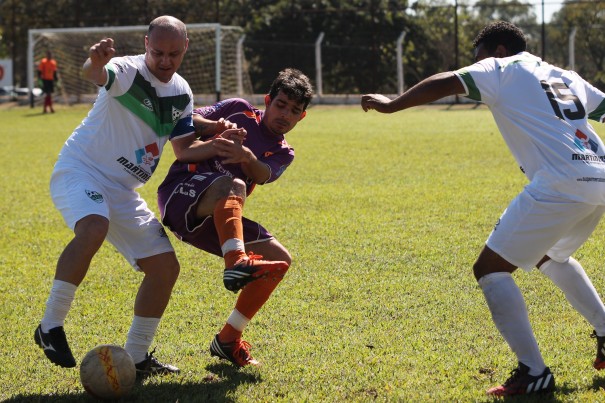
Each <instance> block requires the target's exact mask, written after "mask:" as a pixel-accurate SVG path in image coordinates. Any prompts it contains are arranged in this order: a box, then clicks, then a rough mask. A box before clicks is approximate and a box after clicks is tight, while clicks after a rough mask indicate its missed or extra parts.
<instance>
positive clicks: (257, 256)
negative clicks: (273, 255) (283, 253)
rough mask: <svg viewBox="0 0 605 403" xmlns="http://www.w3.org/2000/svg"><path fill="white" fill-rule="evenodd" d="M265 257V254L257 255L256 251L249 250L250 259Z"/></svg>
mask: <svg viewBox="0 0 605 403" xmlns="http://www.w3.org/2000/svg"><path fill="white" fill-rule="evenodd" d="M262 258H263V255H257V254H255V253H254V252H249V253H248V259H249V260H260V259H262Z"/></svg>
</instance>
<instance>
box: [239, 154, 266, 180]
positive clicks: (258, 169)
mask: <svg viewBox="0 0 605 403" xmlns="http://www.w3.org/2000/svg"><path fill="white" fill-rule="evenodd" d="M241 167H242V171H244V173H245V174H246V176H247V177H248V178H250V179H252V181H254V183H265V182H267V181H268V180H269V178H270V176H271V169H270V168H269V166H268V165H267V164H265V163H264V162H261V161H259V160H258V159H257V158H256V156H255V155H254V154H252V151H250V159H249V161H248V162H242V163H241Z"/></svg>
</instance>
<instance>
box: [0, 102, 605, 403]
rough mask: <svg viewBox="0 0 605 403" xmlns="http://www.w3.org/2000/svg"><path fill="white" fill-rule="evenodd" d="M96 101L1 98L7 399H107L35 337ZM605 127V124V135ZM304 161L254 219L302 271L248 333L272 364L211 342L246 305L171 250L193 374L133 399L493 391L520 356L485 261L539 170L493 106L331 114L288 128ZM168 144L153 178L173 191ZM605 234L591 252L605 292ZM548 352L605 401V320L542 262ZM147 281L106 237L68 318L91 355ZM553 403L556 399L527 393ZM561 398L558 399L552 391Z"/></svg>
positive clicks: (177, 311) (186, 254) (457, 397)
mask: <svg viewBox="0 0 605 403" xmlns="http://www.w3.org/2000/svg"><path fill="white" fill-rule="evenodd" d="M87 111H88V107H87V106H77V107H61V106H59V107H58V108H57V113H56V114H54V115H42V114H40V111H39V110H38V109H34V110H32V109H29V108H23V107H16V108H6V107H4V108H3V109H0V122H2V133H3V135H2V136H0V146H1V148H2V150H3V154H4V157H3V162H2V164H3V165H2V171H3V175H2V176H1V177H0V181H1V182H0V183H1V184H2V192H1V195H0V198H1V199H0V217H1V219H2V230H1V232H0V234H1V235H0V236H1V242H0V248H1V253H0V259H1V260H0V262H1V264H2V275H1V276H0V293H1V295H2V297H1V308H0V309H1V310H0V318H1V322H0V343H2V344H1V345H0V399H1V400H8V401H35V402H38V401H61V402H64V401H67V402H79V401H87V400H90V399H89V397H88V395H87V394H86V392H84V390H83V388H82V387H81V385H80V381H79V373H78V370H77V369H62V368H59V367H56V366H54V365H52V364H51V363H50V362H49V361H48V360H47V359H46V358H45V357H44V355H43V353H42V351H41V350H40V349H39V348H38V347H37V346H36V345H35V344H34V341H33V332H34V329H35V328H36V326H37V324H38V322H39V320H40V319H41V317H42V314H43V310H44V307H45V302H46V298H47V296H48V291H49V289H50V286H51V282H52V277H53V274H54V268H55V263H56V260H57V258H58V256H59V254H60V253H61V251H62V249H63V247H64V246H65V244H66V243H67V242H68V241H69V240H70V239H71V232H70V231H69V230H68V229H67V228H66V227H65V225H64V223H63V220H62V218H61V216H60V215H59V213H58V212H57V211H56V210H55V209H54V207H53V205H52V202H51V200H50V196H49V191H48V182H49V177H50V174H51V171H52V167H53V164H54V162H55V159H56V156H57V154H58V152H59V150H60V148H61V146H62V144H63V142H64V141H65V139H66V138H67V137H68V136H69V134H70V133H71V131H72V130H73V128H74V127H75V126H76V125H77V124H78V123H79V122H80V121H81V119H82V118H83V117H84V116H85V114H86V113H87ZM604 129H605V128H604V127H603V126H602V125H598V127H597V130H598V131H599V132H600V133H601V135H604V136H605V130H604ZM288 139H289V142H290V143H291V144H292V145H293V146H294V147H295V149H296V155H297V158H296V160H295V163H294V164H293V165H292V166H291V167H290V168H289V169H288V171H287V172H286V174H285V175H284V176H283V177H282V179H280V180H279V181H277V182H276V183H273V184H270V185H267V186H263V187H257V190H256V191H255V193H254V194H253V196H252V197H251V198H250V199H249V200H248V202H247V204H246V209H245V214H246V215H247V216H248V217H250V218H252V219H255V220H258V221H260V222H261V223H263V224H264V225H265V226H266V227H267V228H269V229H270V230H271V232H273V234H274V235H276V236H277V237H278V238H279V239H280V241H281V242H282V243H283V244H284V245H286V247H288V248H289V250H290V252H291V253H292V255H293V258H294V263H293V266H292V268H291V269H290V271H289V273H288V275H287V276H286V279H285V280H284V281H283V282H282V284H281V285H280V287H279V288H278V289H277V290H276V292H275V293H274V295H273V297H272V298H271V299H270V300H269V302H268V303H267V305H266V306H265V307H264V308H263V310H261V312H260V313H259V314H258V315H257V316H256V317H255V318H254V320H253V321H252V322H251V324H250V326H249V327H248V329H247V331H246V333H245V337H246V339H247V340H248V341H250V342H251V343H252V345H253V350H252V353H253V355H254V356H255V358H257V359H258V360H260V361H261V362H262V363H263V366H262V367H260V368H244V369H236V368H234V367H232V366H231V365H228V364H225V363H224V362H222V361H219V360H217V359H216V358H214V357H210V354H209V352H208V346H209V343H210V340H211V339H212V337H213V336H214V334H215V333H216V332H217V331H218V330H219V329H220V327H221V326H222V324H223V323H224V321H225V320H226V318H227V316H228V315H229V313H230V312H231V310H232V308H233V304H234V302H235V296H234V295H233V294H232V293H230V292H228V291H226V290H225V289H224V288H223V285H222V267H223V266H222V261H221V260H220V259H218V258H217V257H214V256H210V255H208V254H205V253H203V252H200V251H198V250H196V249H194V248H192V247H190V246H188V245H185V244H182V243H179V241H177V240H175V238H174V237H172V239H173V241H174V242H173V243H174V246H175V248H176V251H177V254H178V257H179V259H180V261H181V266H182V269H181V276H180V278H179V281H178V282H177V285H176V287H175V290H174V293H173V296H172V300H171V303H170V305H169V307H168V310H167V312H166V314H165V316H164V318H163V320H162V322H161V324H160V328H159V330H158V334H157V337H156V339H155V340H154V346H155V347H157V351H156V355H157V356H158V358H159V359H160V360H162V361H166V362H170V363H173V364H175V365H177V366H179V367H180V368H181V371H182V374H181V375H180V376H167V377H159V378H152V379H148V380H146V381H145V382H144V383H142V384H139V385H137V386H136V388H135V390H134V392H133V394H132V395H130V396H129V397H128V398H126V399H124V400H125V401H132V402H134V401H140V402H151V401H154V402H176V401H178V402H206V401H227V402H231V401H232V402H236V401H237V402H240V401H241V402H258V401H264V402H274V401H283V402H291V401H294V402H301V401H309V402H324V401H327V402H368V401H405V402H450V401H461V402H469V401H487V400H489V399H487V397H486V395H485V390H486V389H487V388H488V387H491V386H493V385H495V384H498V383H500V382H502V381H504V380H505V379H506V378H507V377H508V375H509V371H510V370H511V369H512V368H513V367H514V366H515V365H516V361H515V357H514V355H513V354H512V353H511V352H510V351H509V349H508V346H507V345H506V343H505V342H504V341H503V339H502V338H501V337H500V335H499V333H498V332H497V330H496V329H495V327H494V325H493V323H492V321H491V318H490V314H489V311H488V309H487V306H486V304H485V301H484V298H483V295H482V293H481V290H480V289H479V287H478V285H477V284H476V281H475V280H474V278H473V275H472V264H473V262H474V260H475V257H476V255H477V254H478V252H479V251H480V249H481V248H482V246H483V242H484V241H485V239H486V237H487V235H488V234H489V232H490V231H491V228H492V227H493V225H494V223H495V222H496V220H497V218H498V217H499V215H500V213H501V212H502V211H503V209H504V208H505V207H506V206H507V204H508V202H509V201H510V200H511V199H512V198H513V197H514V196H515V195H516V194H517V193H518V192H519V191H520V190H521V189H522V187H523V186H524V184H525V183H526V179H525V177H524V176H523V175H522V173H521V172H520V170H519V169H518V167H517V166H516V164H515V162H514V160H513V158H512V157H511V156H510V154H509V152H508V150H507V149H506V147H505V145H504V142H503V141H502V139H501V137H500V135H499V133H498V130H497V128H496V126H495V124H494V122H493V119H492V117H491V114H490V113H489V111H488V110H487V109H486V108H484V107H480V108H476V109H473V108H470V107H468V106H455V107H447V106H438V107H427V108H417V109H414V110H409V111H405V112H400V113H398V114H394V115H379V114H377V113H367V114H365V113H363V112H362V111H361V108H359V107H326V106H323V107H313V108H311V109H310V111H309V114H308V117H307V118H306V119H305V120H303V121H302V122H301V123H300V124H299V126H298V127H297V128H296V129H295V131H294V132H292V133H291V134H289V135H288ZM172 159H173V154H172V150H171V148H170V146H167V148H166V151H165V154H164V157H163V159H162V162H161V165H160V167H159V168H158V170H157V171H156V174H155V175H154V177H153V178H152V180H151V181H150V182H149V183H148V184H147V185H146V186H145V187H144V188H142V189H141V193H142V194H143V196H144V197H145V199H146V200H147V202H148V203H149V205H150V207H151V208H152V209H153V210H154V211H156V212H157V205H156V202H155V191H156V187H157V185H158V184H159V183H160V181H161V180H162V178H163V176H164V174H165V172H166V170H167V168H168V166H169V164H170V163H171V162H172ZM604 248H605V242H604V229H603V226H602V225H601V226H600V227H599V228H598V229H597V231H596V233H595V234H594V235H593V237H592V238H591V239H590V240H589V241H588V242H587V244H586V245H585V246H584V247H583V248H582V249H581V250H579V251H578V252H577V254H576V257H577V258H578V260H580V261H581V262H582V263H583V265H584V267H585V268H586V271H587V272H588V274H589V276H591V278H592V279H593V281H594V284H595V286H596V287H597V290H599V291H600V292H603V291H605V276H603V273H604V271H603V266H604V262H603V256H604V253H603V252H604ZM515 279H516V280H517V282H518V284H519V286H520V288H521V290H522V292H523V294H524V296H525V297H526V302H527V305H528V309H529V311H530V318H531V320H532V324H533V326H534V330H535V333H536V334H537V337H538V341H539V343H540V346H541V348H542V352H543V354H544V357H545V360H546V362H547V365H549V366H550V367H551V369H552V371H553V373H554V374H555V376H556V381H557V391H556V393H555V394H554V396H553V398H552V401H563V402H579V401H583V402H584V401H586V402H587V401H590V402H595V401H605V391H604V388H605V373H602V374H600V373H598V372H596V371H595V370H594V369H593V368H592V365H591V364H592V360H593V359H594V354H595V342H594V340H593V339H591V338H590V337H588V336H589V334H590V333H591V332H592V328H591V327H590V325H588V324H587V323H586V322H585V321H584V320H583V319H582V318H581V317H580V316H579V315H578V314H577V313H576V312H575V311H574V310H573V309H572V308H571V306H570V305H569V304H568V303H567V301H565V299H564V297H563V295H562V294H561V293H560V292H559V291H558V289H556V288H555V287H554V286H553V285H552V284H551V283H550V282H549V281H548V280H547V279H546V278H545V277H543V276H542V275H541V274H540V273H538V272H537V271H534V272H532V273H525V272H522V271H517V272H516V273H515ZM140 280H141V276H140V274H138V273H135V272H134V271H133V270H132V269H131V268H130V266H129V265H128V264H127V263H126V261H125V260H124V259H123V258H122V257H121V256H120V255H119V254H118V253H117V252H116V251H115V250H114V249H113V247H111V245H105V246H104V247H103V248H102V249H101V251H100V252H99V253H98V255H97V256H96V257H95V259H94V260H93V263H92V266H91V269H90V271H89V274H88V276H87V278H86V279H85V281H84V283H83V284H82V285H81V287H80V288H79V290H78V293H77V295H76V300H75V302H74V304H73V307H72V310H71V312H70V314H69V316H68V318H67V321H66V326H65V329H66V332H67V335H68V338H69V340H70V344H71V347H72V350H73V352H74V355H75V356H76V359H77V360H78V361H79V360H81V359H82V358H83V357H84V355H85V353H86V352H87V351H88V350H89V349H91V348H92V347H94V346H95V345H97V344H102V343H114V344H119V345H123V343H124V342H125V338H126V333H127V331H128V328H129V326H130V322H131V319H132V306H133V301H134V296H135V293H136V290H137V288H138V285H139V282H140ZM512 400H513V401H524V402H525V401H538V400H539V399H535V398H534V399H531V398H530V399H524V398H520V399H512ZM542 401H543V400H542Z"/></svg>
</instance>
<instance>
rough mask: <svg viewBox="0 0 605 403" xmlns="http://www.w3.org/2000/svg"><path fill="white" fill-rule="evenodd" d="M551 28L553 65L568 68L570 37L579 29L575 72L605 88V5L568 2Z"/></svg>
mask: <svg viewBox="0 0 605 403" xmlns="http://www.w3.org/2000/svg"><path fill="white" fill-rule="evenodd" d="M549 28H550V29H549V38H550V40H551V42H552V44H553V46H551V49H552V53H551V54H550V55H551V57H552V59H553V61H554V63H556V64H557V65H559V66H565V67H569V66H568V64H569V36H570V34H571V32H572V30H573V29H574V28H576V35H575V70H576V71H577V72H578V73H579V74H580V75H581V76H583V77H584V78H586V79H588V80H589V81H590V82H591V83H592V84H594V85H595V86H597V87H599V88H601V89H605V34H604V33H605V2H595V3H577V2H571V1H570V2H568V3H565V4H564V5H563V7H562V8H561V10H560V11H559V12H558V13H555V15H554V16H553V19H552V21H551V24H550V27H549Z"/></svg>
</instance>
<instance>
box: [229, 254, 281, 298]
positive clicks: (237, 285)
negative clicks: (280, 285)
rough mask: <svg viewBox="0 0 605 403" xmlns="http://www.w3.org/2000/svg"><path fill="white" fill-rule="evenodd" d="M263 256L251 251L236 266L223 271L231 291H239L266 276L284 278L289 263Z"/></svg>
mask: <svg viewBox="0 0 605 403" xmlns="http://www.w3.org/2000/svg"><path fill="white" fill-rule="evenodd" d="M261 259H262V256H260V255H255V254H253V253H250V254H249V255H248V257H247V258H245V259H243V260H240V261H239V262H238V263H237V264H236V265H235V266H233V267H228V268H226V269H225V271H224V272H223V284H224V285H225V288H226V289H228V290H229V291H233V292H238V291H239V290H241V289H242V288H244V287H245V286H246V285H247V284H248V283H250V282H252V281H254V280H258V279H260V278H266V277H280V278H283V277H284V274H285V273H286V271H287V270H288V263H286V262H282V261H271V260H261Z"/></svg>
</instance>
